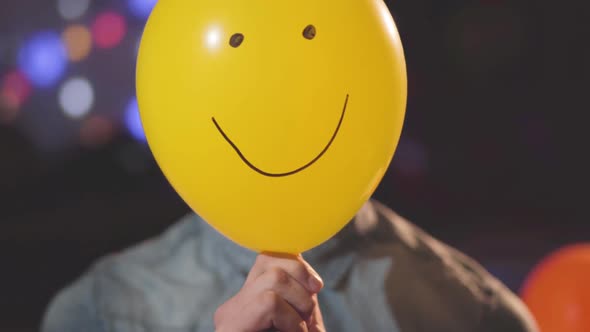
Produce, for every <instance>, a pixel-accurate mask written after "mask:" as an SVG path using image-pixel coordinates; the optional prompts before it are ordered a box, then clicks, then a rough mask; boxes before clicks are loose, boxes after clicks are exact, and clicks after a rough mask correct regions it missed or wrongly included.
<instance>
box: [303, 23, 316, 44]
mask: <svg viewBox="0 0 590 332" xmlns="http://www.w3.org/2000/svg"><path fill="white" fill-rule="evenodd" d="M315 34H316V31H315V27H314V26H313V25H311V24H310V25H308V26H306V27H305V29H303V38H305V39H309V40H312V39H314V38H315Z"/></svg>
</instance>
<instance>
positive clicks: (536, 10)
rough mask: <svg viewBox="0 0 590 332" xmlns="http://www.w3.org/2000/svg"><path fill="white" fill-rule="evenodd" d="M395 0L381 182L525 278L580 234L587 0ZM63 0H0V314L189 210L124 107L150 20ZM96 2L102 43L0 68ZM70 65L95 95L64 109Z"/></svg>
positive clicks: (499, 266) (584, 224)
mask: <svg viewBox="0 0 590 332" xmlns="http://www.w3.org/2000/svg"><path fill="white" fill-rule="evenodd" d="M60 1H61V0H60ZM78 1H82V0H78ZM62 2H63V3H67V2H68V1H62ZM70 2H71V1H70ZM82 2H83V1H82ZM131 2H141V1H131ZM147 2H149V1H147ZM335 2H336V1H335ZM336 3H337V2H336ZM388 5H389V7H390V9H391V10H392V12H393V14H394V17H395V19H396V23H397V24H398V28H399V31H400V34H401V36H402V39H403V41H404V45H405V51H406V56H407V63H408V78H409V102H408V109H407V118H406V124H405V129H404V133H403V137H402V140H401V142H400V145H399V147H398V151H397V153H396V156H395V158H394V162H393V163H392V166H391V167H390V169H389V171H388V173H387V175H386V176H385V178H384V180H383V182H382V183H381V186H380V187H379V189H378V190H377V192H376V193H375V197H376V198H378V199H380V200H381V201H383V202H384V203H386V204H387V205H389V206H390V207H392V208H393V209H395V210H396V211H398V212H399V213H401V214H402V215H403V216H405V217H407V218H408V219H410V220H412V221H414V222H415V223H416V224H418V225H419V226H421V227H422V228H424V229H426V230H427V231H428V232H430V233H432V234H434V235H435V236H436V237H438V238H440V239H442V240H444V241H446V242H448V243H450V244H451V245H453V246H456V247H458V248H460V249H461V250H463V251H465V252H466V253H467V254H469V255H471V256H473V257H475V258H476V259H477V260H479V261H480V262H481V263H482V264H483V265H484V266H485V267H486V268H488V269H489V270H490V271H491V272H492V273H494V274H495V275H496V276H498V277H499V278H500V279H501V280H502V281H504V282H505V283H506V284H507V285H508V286H509V287H511V288H512V289H513V290H514V291H516V292H518V290H519V288H520V287H521V285H522V282H523V279H524V278H525V276H526V274H527V273H528V272H529V271H530V270H531V268H532V267H533V266H534V265H535V264H536V263H537V262H538V261H539V260H540V259H541V258H542V257H543V256H545V255H546V254H548V253H549V252H551V251H552V250H554V249H556V248H558V247H560V246H562V245H565V244H568V243H573V242H579V241H589V238H590V223H589V222H588V219H587V217H586V216H585V215H583V214H582V207H585V205H586V203H587V199H588V194H587V186H586V183H587V178H586V172H587V168H586V167H585V159H586V153H587V152H588V139H587V137H586V136H587V135H586V132H587V131H586V130H585V127H586V126H585V125H586V122H585V119H586V116H585V115H586V113H588V111H589V107H588V105H589V103H588V98H589V97H588V96H589V91H588V90H589V84H588V76H589V75H588V74H589V71H590V61H589V60H588V59H589V57H590V38H589V37H590V35H589V30H590V29H589V25H590V15H589V10H588V5H587V2H584V1H581V0H580V1H569V0H565V1H546V0H541V1H539V0H523V1H502V0H479V1H464V0H447V1H440V0H396V1H389V2H388ZM57 8H58V7H57V1H56V0H51V1H40V0H18V1H16V0H2V3H1V4H0V84H4V87H3V88H2V90H0V92H1V93H0V249H1V251H0V262H1V263H0V264H1V265H0V269H1V270H0V271H1V273H0V331H35V330H37V329H38V324H39V321H40V318H41V315H42V313H43V310H44V308H45V306H46V305H47V303H48V301H49V300H50V298H51V296H52V295H54V294H55V292H56V291H58V290H59V289H60V288H61V287H63V286H65V285H66V284H68V283H69V282H71V281H73V280H74V279H75V278H76V277H77V276H79V275H80V274H81V273H82V272H83V271H84V270H85V269H86V268H87V267H88V266H89V265H90V264H91V263H92V262H93V261H94V260H95V259H96V258H98V257H100V256H102V255H104V254H107V253H112V252H116V251H118V250H121V249H123V248H125V247H128V246H130V245H132V244H134V243H137V242H138V241H141V240H144V239H146V238H149V237H151V236H155V235H157V234H158V233H160V232H161V231H162V230H164V229H165V228H166V227H168V226H169V225H171V223H172V222H174V220H175V219H176V218H178V217H179V216H181V215H183V214H185V213H187V212H188V208H187V207H186V206H185V204H184V203H183V202H182V201H181V200H180V199H179V198H178V196H177V195H176V194H175V192H174V190H172V189H171V188H170V187H169V185H168V184H167V182H166V180H165V179H164V178H163V176H162V175H161V173H160V172H159V170H158V168H157V166H156V165H155V163H154V161H153V159H152V157H151V155H150V153H149V149H147V147H146V146H145V144H144V143H143V142H142V140H141V138H139V139H138V138H136V137H135V136H134V135H131V134H130V133H132V132H133V131H130V129H129V123H128V122H125V114H126V113H125V110H126V108H127V105H128V103H129V99H130V98H132V97H133V94H134V60H135V47H136V43H137V40H138V38H139V37H140V33H141V29H142V26H143V24H144V21H145V20H144V19H142V18H137V17H135V16H134V15H133V11H132V10H131V9H130V8H131V7H129V3H128V2H127V1H121V0H120V1H108V0H104V1H90V7H89V10H88V11H87V12H86V13H85V14H84V15H83V16H81V17H80V18H76V19H64V18H62V17H61V16H60V14H59V12H58V10H57ZM105 11H113V12H115V13H118V14H120V15H122V17H123V18H124V22H125V23H126V29H125V31H124V32H125V34H124V36H123V39H122V41H121V42H120V43H117V44H116V45H114V46H113V47H107V48H101V47H99V46H97V45H94V46H93V48H92V50H91V52H90V54H89V55H88V56H87V57H85V58H84V59H83V60H82V61H78V62H75V63H74V62H71V63H69V64H68V66H67V68H66V70H65V72H64V73H63V75H61V76H60V77H59V80H57V81H56V82H55V83H54V84H52V85H51V86H48V87H44V88H37V87H32V88H31V90H30V93H29V94H28V96H27V94H26V93H22V91H24V90H23V89H20V88H19V87H21V88H22V86H20V85H18V86H16V87H15V85H14V84H13V83H14V82H13V83H11V84H12V85H10V84H8V83H6V82H5V83H2V82H3V81H2V80H4V81H6V77H7V76H8V75H10V73H14V72H15V71H16V72H18V70H19V66H18V58H19V56H18V54H19V52H20V50H21V48H22V47H24V46H23V45H25V44H26V42H27V40H28V39H27V38H29V37H30V36H32V35H34V34H35V33H36V32H37V31H40V30H47V29H49V30H53V31H55V32H57V33H61V32H62V31H64V29H65V28H67V27H68V26H69V25H71V24H74V23H78V24H83V25H85V26H88V27H90V26H92V25H93V24H94V20H95V19H96V17H97V15H99V14H101V13H104V12H105ZM106 31H107V32H106V33H107V35H108V33H115V34H116V33H117V31H111V30H109V29H108V28H107V29H106ZM109 31H110V32H109ZM103 33H105V32H104V31H103ZM107 37H108V36H107ZM94 38H95V40H96V38H100V37H97V36H94ZM107 39H108V38H107ZM75 76H81V77H85V78H86V79H88V81H89V82H91V84H92V86H93V89H94V97H95V102H94V104H93V105H92V107H91V108H90V112H89V113H88V114H86V115H83V116H80V117H78V118H75V119H72V118H68V117H67V116H64V115H63V113H62V110H61V107H60V104H59V103H58V94H59V91H60V86H61V85H62V84H63V83H64V82H65V81H66V80H67V79H68V78H70V77H75ZM0 87H1V86H0ZM11 89H12V90H11ZM19 89H20V90H19ZM25 90H26V89H25ZM15 91H16V92H17V93H16V95H19V93H18V92H19V91H20V92H21V93H20V98H17V99H15V98H14V93H15ZM11 93H12V94H11ZM23 96H24V97H23ZM131 129H133V128H131ZM136 136H137V135H136Z"/></svg>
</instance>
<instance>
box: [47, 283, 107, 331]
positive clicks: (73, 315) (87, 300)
mask: <svg viewBox="0 0 590 332" xmlns="http://www.w3.org/2000/svg"><path fill="white" fill-rule="evenodd" d="M93 280H94V277H93V276H92V275H86V276H83V277H82V278H80V279H79V280H78V281H76V282H75V283H73V284H72V285H71V286H69V287H67V288H65V289H64V290H62V291H61V292H59V293H58V294H57V295H56V296H55V297H54V298H53V300H52V301H51V303H50V304H49V306H48V309H47V311H46V313H45V316H44V318H43V322H42V325H41V332H79V331H85V332H103V331H105V329H104V328H103V325H102V324H101V322H100V318H99V316H98V314H97V310H96V306H95V303H94V299H93V287H94V281H93Z"/></svg>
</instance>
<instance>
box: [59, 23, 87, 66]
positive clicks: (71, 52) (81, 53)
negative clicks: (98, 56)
mask: <svg viewBox="0 0 590 332" xmlns="http://www.w3.org/2000/svg"><path fill="white" fill-rule="evenodd" d="M61 37H62V40H63V42H64V44H65V46H66V50H67V53H68V58H69V59H70V60H71V61H74V62H77V61H81V60H84V59H85V58H86V57H87V56H88V54H90V49H91V48H92V36H91V34H90V31H89V30H88V29H87V28H86V27H85V26H83V25H81V24H75V25H70V26H68V27H67V28H66V29H65V30H64V32H63V33H62V36H61Z"/></svg>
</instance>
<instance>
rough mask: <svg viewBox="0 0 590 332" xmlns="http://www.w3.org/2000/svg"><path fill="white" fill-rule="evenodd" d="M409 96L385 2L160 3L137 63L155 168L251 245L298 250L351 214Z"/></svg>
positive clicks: (208, 216) (394, 137) (380, 165)
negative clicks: (158, 167)
mask: <svg viewBox="0 0 590 332" xmlns="http://www.w3.org/2000/svg"><path fill="white" fill-rule="evenodd" d="M406 95H407V80H406V65H405V59H404V54H403V49H402V44H401V41H400V37H399V34H398V31H397V28H396V25H395V23H394V21H393V19H392V17H391V14H390V13H389V11H388V9H387V7H386V6H385V4H384V3H383V1H382V0H346V1H334V0H302V1H293V0H284V1H269V0H160V1H159V2H158V4H157V5H156V7H155V9H154V11H153V12H152V15H151V17H150V18H149V20H148V23H147V25H146V28H145V30H144V34H143V36H142V40H141V44H140V50H139V56H138V61H137V97H138V102H139V106H140V114H141V119H142V123H143V126H144V130H145V132H146V136H147V140H148V144H149V146H150V149H151V151H152V153H153V154H154V156H155V159H156V161H157V163H158V165H159V166H160V168H161V169H162V171H163V173H164V175H165V176H166V178H167V179H168V181H169V182H170V183H171V185H172V186H173V187H174V188H175V190H176V191H177V192H178V194H179V195H180V196H181V197H182V198H183V199H184V200H185V202H186V203H187V204H188V205H189V206H190V207H191V208H192V209H193V210H194V211H195V212H196V213H198V214H199V215H200V216H201V217H203V219H204V220H205V221H207V222H208V223H209V224H210V225H211V226H212V227H213V228H215V229H216V230H217V231H219V232H220V233H221V234H223V235H225V236H226V237H228V238H229V239H231V240H233V241H234V242H236V243H238V244H240V245H242V246H244V247H247V248H250V249H252V250H256V251H268V252H279V253H301V252H304V251H306V250H308V249H311V248H313V247H315V246H317V245H319V244H321V243H322V242H324V241H325V240H327V239H328V238H330V237H331V236H333V235H334V234H336V233H337V232H338V231H339V230H340V229H342V228H343V227H344V225H346V223H348V222H349V221H350V220H351V219H352V218H353V216H354V215H355V213H356V212H357V211H358V210H359V209H360V208H361V206H362V205H363V204H364V202H366V201H367V200H368V199H369V198H370V196H371V195H372V194H373V192H374V190H375V189H376V187H377V185H378V184H379V182H380V181H381V179H382V177H383V175H384V173H385V171H386V170H387V168H388V166H389V163H390V162H391V159H392V157H393V154H394V152H395V148H396V146H397V143H398V140H399V136H400V133H401V129H402V125H403V121H404V115H405V107H406Z"/></svg>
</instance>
